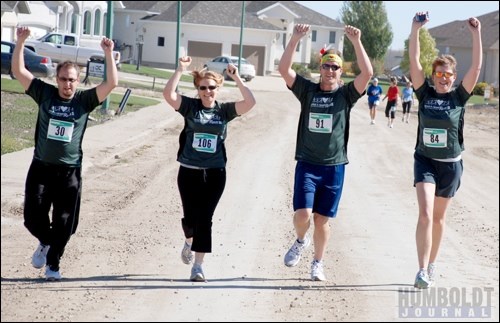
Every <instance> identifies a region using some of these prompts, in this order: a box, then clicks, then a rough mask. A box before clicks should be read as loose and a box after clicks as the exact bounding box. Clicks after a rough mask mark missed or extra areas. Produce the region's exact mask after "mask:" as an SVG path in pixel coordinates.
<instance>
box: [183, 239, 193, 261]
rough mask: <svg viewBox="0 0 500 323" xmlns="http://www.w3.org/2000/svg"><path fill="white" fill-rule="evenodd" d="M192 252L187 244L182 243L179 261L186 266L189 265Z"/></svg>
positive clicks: (191, 259)
mask: <svg viewBox="0 0 500 323" xmlns="http://www.w3.org/2000/svg"><path fill="white" fill-rule="evenodd" d="M193 258H194V255H193V252H192V251H191V245H190V244H188V243H187V242H184V247H183V248H182V252H181V259H182V262H183V263H185V264H186V265H189V264H190V263H192V262H193Z"/></svg>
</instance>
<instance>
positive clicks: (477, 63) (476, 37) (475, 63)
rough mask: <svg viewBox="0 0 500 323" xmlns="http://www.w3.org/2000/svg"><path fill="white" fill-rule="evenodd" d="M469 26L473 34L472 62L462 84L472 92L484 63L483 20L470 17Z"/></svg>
mask: <svg viewBox="0 0 500 323" xmlns="http://www.w3.org/2000/svg"><path fill="white" fill-rule="evenodd" d="M467 27H469V30H470V32H471V34H472V63H471V65H470V68H469V70H468V71H467V73H466V74H465V76H464V79H463V82H462V85H463V86H464V88H465V89H466V90H467V92H469V93H472V91H473V90H474V86H476V82H477V79H478V78H479V74H480V73H481V65H482V63H483V50H482V48H483V45H482V41H481V22H480V21H479V20H478V19H477V18H474V17H473V18H469V20H468V21H467Z"/></svg>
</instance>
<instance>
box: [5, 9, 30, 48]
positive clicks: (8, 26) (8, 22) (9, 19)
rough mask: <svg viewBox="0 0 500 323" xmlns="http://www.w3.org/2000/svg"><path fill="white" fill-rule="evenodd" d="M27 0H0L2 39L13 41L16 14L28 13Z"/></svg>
mask: <svg viewBox="0 0 500 323" xmlns="http://www.w3.org/2000/svg"><path fill="white" fill-rule="evenodd" d="M28 2H29V1H2V29H1V32H2V40H4V41H13V40H14V35H15V34H16V32H15V28H16V26H17V15H19V14H30V13H31V11H30V7H29V5H28Z"/></svg>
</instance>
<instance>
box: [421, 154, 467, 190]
mask: <svg viewBox="0 0 500 323" xmlns="http://www.w3.org/2000/svg"><path fill="white" fill-rule="evenodd" d="M413 157H414V165H413V174H414V177H415V179H414V182H413V186H415V185H416V184H417V183H421V182H424V183H433V184H436V193H435V195H436V196H439V197H444V198H450V197H453V196H455V193H456V192H457V191H458V188H459V187H460V179H461V178H462V174H463V172H464V166H463V161H462V160H461V159H460V160H459V161H456V162H442V161H438V160H434V159H432V158H428V157H425V156H422V155H420V154H418V153H417V152H415V153H414V155H413Z"/></svg>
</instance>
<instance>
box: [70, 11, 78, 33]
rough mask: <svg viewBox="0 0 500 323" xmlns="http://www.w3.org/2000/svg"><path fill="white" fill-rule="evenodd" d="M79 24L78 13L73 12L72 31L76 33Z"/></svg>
mask: <svg viewBox="0 0 500 323" xmlns="http://www.w3.org/2000/svg"><path fill="white" fill-rule="evenodd" d="M77 24H78V15H77V14H74V13H73V14H72V15H71V33H73V34H76V26H77Z"/></svg>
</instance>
